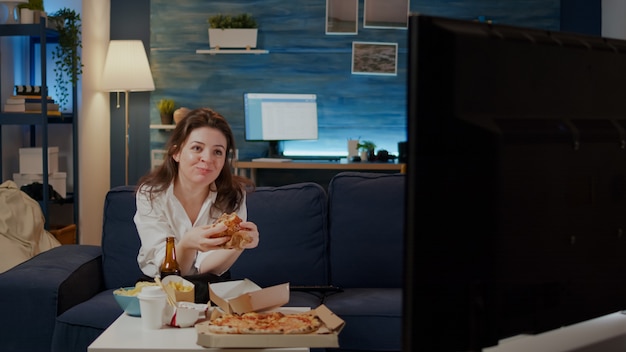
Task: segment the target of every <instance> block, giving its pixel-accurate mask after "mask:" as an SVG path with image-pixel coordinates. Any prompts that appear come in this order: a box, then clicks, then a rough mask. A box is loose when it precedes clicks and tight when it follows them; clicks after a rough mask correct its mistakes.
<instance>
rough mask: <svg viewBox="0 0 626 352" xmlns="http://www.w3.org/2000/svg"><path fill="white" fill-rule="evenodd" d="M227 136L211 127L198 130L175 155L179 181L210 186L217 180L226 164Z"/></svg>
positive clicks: (194, 131) (193, 132)
mask: <svg viewBox="0 0 626 352" xmlns="http://www.w3.org/2000/svg"><path fill="white" fill-rule="evenodd" d="M226 151H227V149H226V136H224V134H222V132H220V131H219V130H217V129H215V128H210V127H201V128H196V129H195V130H193V131H191V133H190V134H189V137H187V140H185V142H184V143H183V145H182V146H181V148H180V150H179V152H178V153H177V154H175V155H174V156H173V157H174V160H176V161H177V162H178V178H179V181H180V182H181V183H183V184H186V185H196V186H208V185H210V184H211V183H213V181H215V180H216V179H217V177H218V176H219V174H220V172H222V168H223V167H224V164H225V163H226Z"/></svg>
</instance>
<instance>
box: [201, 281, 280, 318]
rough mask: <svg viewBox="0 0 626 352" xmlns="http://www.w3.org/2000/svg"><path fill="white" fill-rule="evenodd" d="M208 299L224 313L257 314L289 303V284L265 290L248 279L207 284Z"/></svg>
mask: <svg viewBox="0 0 626 352" xmlns="http://www.w3.org/2000/svg"><path fill="white" fill-rule="evenodd" d="M209 298H210V299H211V302H213V303H215V304H216V305H217V306H218V307H220V308H221V309H222V310H223V311H224V312H226V313H237V314H242V313H247V312H258V311H262V310H268V309H272V308H277V307H280V306H282V305H285V304H286V303H287V302H289V283H285V284H280V285H275V286H270V287H266V288H261V287H259V286H258V285H257V284H255V283H254V282H252V281H250V280H248V279H243V280H234V281H224V282H217V283H209Z"/></svg>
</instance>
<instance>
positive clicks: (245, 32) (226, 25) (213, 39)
mask: <svg viewBox="0 0 626 352" xmlns="http://www.w3.org/2000/svg"><path fill="white" fill-rule="evenodd" d="M207 22H208V23H209V46H210V47H211V48H215V49H220V48H246V49H251V48H256V40H257V32H258V28H257V23H256V20H255V19H254V17H252V15H250V14H247V13H243V14H240V15H236V16H231V15H223V14H217V15H213V16H211V17H209V19H208V20H207Z"/></svg>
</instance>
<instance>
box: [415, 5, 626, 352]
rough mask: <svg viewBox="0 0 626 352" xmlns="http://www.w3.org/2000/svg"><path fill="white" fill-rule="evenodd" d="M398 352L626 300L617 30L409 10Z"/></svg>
mask: <svg viewBox="0 0 626 352" xmlns="http://www.w3.org/2000/svg"><path fill="white" fill-rule="evenodd" d="M409 22H410V26H409V42H408V63H407V66H408V67H407V71H408V78H407V83H408V96H407V103H408V112H407V118H408V121H407V126H408V147H407V193H406V194H407V196H406V217H405V219H406V223H405V229H406V242H405V249H406V253H405V263H406V266H405V268H406V282H407V283H406V286H405V290H404V313H405V322H404V332H405V333H404V347H405V350H406V351H479V350H481V349H483V348H485V347H487V346H493V345H496V344H498V342H499V340H501V339H505V338H508V337H511V336H515V335H519V334H538V333H541V332H544V331H547V330H552V329H558V328H560V327H563V326H567V325H571V324H575V323H577V322H581V321H584V320H588V319H592V318H595V317H599V316H602V315H606V314H609V313H614V312H618V311H621V310H623V309H625V308H626V275H625V274H624V273H626V260H624V258H625V256H626V236H624V230H626V105H625V104H624V96H625V95H626V41H623V40H617V39H608V38H600V37H593V36H586V35H578V34H572V33H563V32H550V31H545V30H538V29H528V28H520V27H513V26H506V25H496V24H487V23H478V22H473V21H462V20H453V19H445V18H437V17H429V16H421V15H411V17H410V19H409Z"/></svg>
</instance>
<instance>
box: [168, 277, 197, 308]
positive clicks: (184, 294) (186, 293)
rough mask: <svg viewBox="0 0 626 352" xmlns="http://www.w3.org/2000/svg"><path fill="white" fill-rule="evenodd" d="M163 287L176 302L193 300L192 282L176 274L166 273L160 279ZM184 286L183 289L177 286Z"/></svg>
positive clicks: (193, 289)
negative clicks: (166, 274)
mask: <svg viewBox="0 0 626 352" xmlns="http://www.w3.org/2000/svg"><path fill="white" fill-rule="evenodd" d="M161 283H163V288H164V289H165V291H167V293H168V294H169V295H170V297H174V299H175V300H176V302H192V303H193V302H195V300H196V299H195V286H194V285H193V282H191V281H188V280H185V279H183V278H182V277H180V276H177V275H168V276H166V277H165V278H163V279H162V280H161ZM180 287H184V288H185V289H184V290H179V289H177V288H180Z"/></svg>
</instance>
